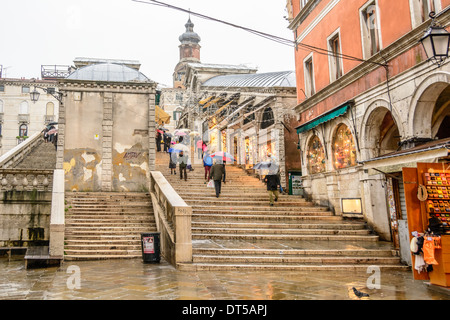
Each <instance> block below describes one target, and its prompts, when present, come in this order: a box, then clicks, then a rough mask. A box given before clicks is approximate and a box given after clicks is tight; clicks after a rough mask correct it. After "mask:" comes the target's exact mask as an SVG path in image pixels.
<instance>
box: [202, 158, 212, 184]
mask: <svg viewBox="0 0 450 320" xmlns="http://www.w3.org/2000/svg"><path fill="white" fill-rule="evenodd" d="M212 165H213V159H212V158H211V156H210V155H209V152H208V151H206V153H205V155H204V157H203V167H204V168H205V183H208V182H209V180H210V177H209V175H210V174H211V167H212Z"/></svg>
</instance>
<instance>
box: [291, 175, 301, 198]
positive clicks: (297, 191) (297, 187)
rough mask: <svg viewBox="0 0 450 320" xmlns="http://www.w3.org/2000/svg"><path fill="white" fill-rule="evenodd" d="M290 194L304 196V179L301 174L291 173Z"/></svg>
mask: <svg viewBox="0 0 450 320" xmlns="http://www.w3.org/2000/svg"><path fill="white" fill-rule="evenodd" d="M289 194H291V195H299V196H302V195H303V179H302V176H301V173H299V172H289Z"/></svg>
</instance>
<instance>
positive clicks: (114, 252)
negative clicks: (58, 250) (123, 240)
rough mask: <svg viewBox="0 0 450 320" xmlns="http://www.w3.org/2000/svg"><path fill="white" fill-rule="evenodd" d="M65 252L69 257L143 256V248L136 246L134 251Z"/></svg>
mask: <svg viewBox="0 0 450 320" xmlns="http://www.w3.org/2000/svg"><path fill="white" fill-rule="evenodd" d="M64 252H65V254H66V255H69V256H80V255H81V256H93V255H110V256H116V255H133V256H142V251H141V248H140V247H138V246H136V247H135V248H133V249H120V248H117V249H105V250H101V249H95V250H82V249H77V250H72V249H64Z"/></svg>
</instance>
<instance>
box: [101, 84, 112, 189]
mask: <svg viewBox="0 0 450 320" xmlns="http://www.w3.org/2000/svg"><path fill="white" fill-rule="evenodd" d="M113 124H114V121H113V94H112V93H111V92H104V93H103V122H102V182H101V186H102V191H111V189H112V129H113Z"/></svg>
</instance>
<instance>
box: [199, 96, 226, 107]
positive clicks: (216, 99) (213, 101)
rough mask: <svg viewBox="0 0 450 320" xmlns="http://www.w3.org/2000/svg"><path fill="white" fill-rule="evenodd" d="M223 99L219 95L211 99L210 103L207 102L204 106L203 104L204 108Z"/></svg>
mask: <svg viewBox="0 0 450 320" xmlns="http://www.w3.org/2000/svg"><path fill="white" fill-rule="evenodd" d="M221 99H222V97H219V98H215V99H214V100H211V101H209V102H208V103H206V104H205V105H204V106H203V109H206V108H208V107H209V106H210V105H212V104H214V103H217V102H218V101H219V100H221Z"/></svg>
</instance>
